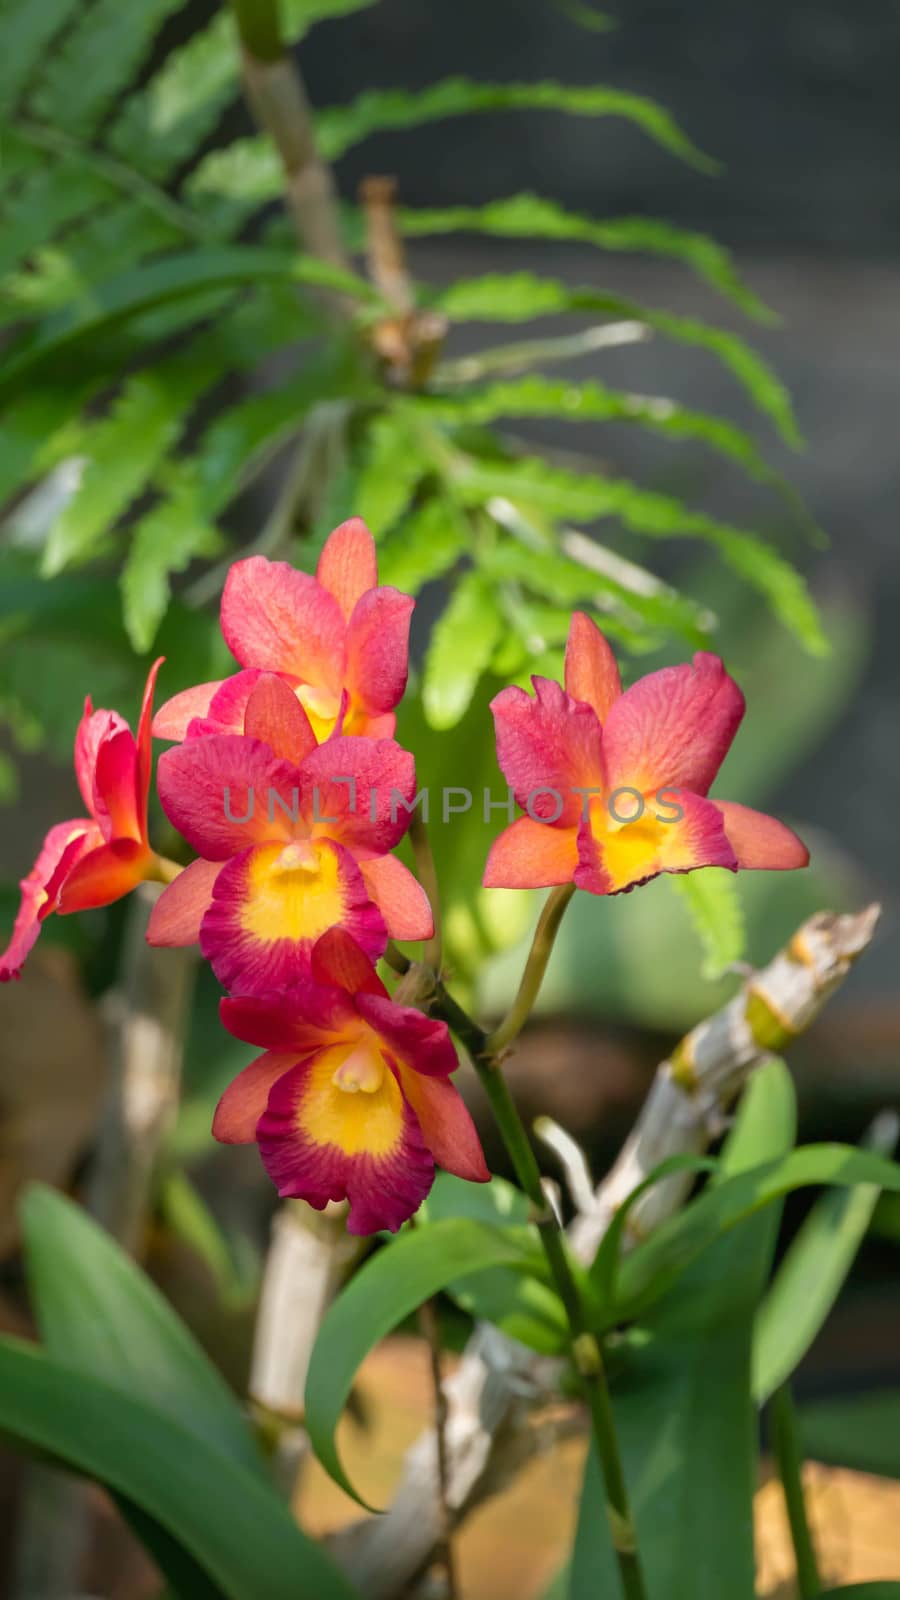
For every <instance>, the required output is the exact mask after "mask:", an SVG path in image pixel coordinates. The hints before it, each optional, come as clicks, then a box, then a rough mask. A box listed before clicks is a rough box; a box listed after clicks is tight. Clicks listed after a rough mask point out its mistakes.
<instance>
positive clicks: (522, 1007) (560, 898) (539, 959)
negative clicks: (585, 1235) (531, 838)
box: [486, 883, 575, 1056]
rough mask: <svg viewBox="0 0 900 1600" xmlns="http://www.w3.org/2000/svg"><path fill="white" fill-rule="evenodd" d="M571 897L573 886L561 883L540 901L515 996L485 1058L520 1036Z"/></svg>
mask: <svg viewBox="0 0 900 1600" xmlns="http://www.w3.org/2000/svg"><path fill="white" fill-rule="evenodd" d="M574 893H575V885H574V883H562V884H560V885H559V887H558V888H557V889H552V890H551V891H550V893H549V894H548V896H547V898H546V900H545V901H544V908H543V910H542V912H541V914H540V917H539V918H538V925H537V927H536V929H535V932H534V939H533V940H532V943H531V949H530V951H529V953H528V960H527V961H526V963H525V971H524V972H523V974H522V981H521V983H520V984H519V992H518V994H517V995H516V998H515V1000H514V1001H513V1003H512V1006H511V1007H510V1009H509V1012H508V1014H507V1016H505V1017H504V1019H503V1021H502V1022H501V1023H500V1026H499V1027H498V1028H495V1029H494V1031H493V1033H492V1034H490V1035H489V1036H488V1040H487V1044H486V1050H487V1053H488V1055H491V1056H497V1055H500V1053H501V1052H502V1051H503V1050H505V1049H506V1047H507V1045H510V1044H512V1041H513V1039H515V1038H516V1036H517V1035H518V1034H519V1033H521V1031H522V1029H523V1027H524V1026H525V1023H526V1022H527V1021H528V1018H529V1017H530V1016H531V1013H532V1010H533V1009H534V1002H535V1000H536V999H537V997H538V990H539V989H540V987H541V984H542V983H543V981H544V973H545V972H546V970H547V962H548V961H549V960H550V954H551V951H552V950H553V945H554V941H555V939H556V935H557V933H558V931H559V925H560V923H561V922H562V919H563V914H564V912H565V909H566V906H567V905H568V904H569V901H570V900H571V898H572V896H573V894H574Z"/></svg>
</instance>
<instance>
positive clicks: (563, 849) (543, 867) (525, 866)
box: [482, 817, 578, 889]
mask: <svg viewBox="0 0 900 1600" xmlns="http://www.w3.org/2000/svg"><path fill="white" fill-rule="evenodd" d="M577 866H578V830H577V828H576V827H568V828H560V827H554V826H553V825H552V824H551V823H547V822H535V821H533V819H532V818H531V817H519V818H517V820H516V821H515V822H513V823H511V824H510V826H509V827H508V828H504V830H503V832H502V833H501V834H499V835H498V837H497V838H496V839H495V840H494V842H493V844H492V845H491V848H490V851H489V852H488V858H487V863H486V865H485V869H484V878H483V879H482V882H483V883H484V886H485V888H486V889H546V888H550V887H551V886H552V885H554V884H557V883H571V882H572V879H573V878H574V876H575V869H576V867H577Z"/></svg>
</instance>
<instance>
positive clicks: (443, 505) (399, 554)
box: [378, 496, 469, 594]
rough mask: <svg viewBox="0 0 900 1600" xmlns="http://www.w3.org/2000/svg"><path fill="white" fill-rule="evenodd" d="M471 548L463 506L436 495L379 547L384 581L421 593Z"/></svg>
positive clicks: (418, 508)
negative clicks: (462, 510)
mask: <svg viewBox="0 0 900 1600" xmlns="http://www.w3.org/2000/svg"><path fill="white" fill-rule="evenodd" d="M468 549H469V530H468V527H467V524H466V520H465V517H464V516H463V514H462V512H461V511H460V509H459V507H458V506H456V505H454V504H453V502H452V501H451V500H448V499H444V498H441V497H439V496H434V497H433V498H431V499H429V500H426V501H425V504H424V505H422V506H418V507H417V508H416V509H415V510H414V511H411V512H410V514H409V516H406V517H404V518H403V520H402V522H400V523H399V524H398V525H397V527H395V528H394V529H393V531H392V532H391V533H389V534H388V535H387V537H386V538H385V539H384V540H383V542H382V544H381V547H380V549H379V551H378V571H379V574H380V581H381V582H382V583H388V584H393V586H394V588H396V589H404V590H405V591H406V593H407V594H418V593H419V590H420V589H422V588H424V586H425V584H426V583H433V582H434V581H435V579H436V578H443V577H444V576H445V575H446V573H448V572H449V571H450V569H451V567H454V566H455V565H456V563H457V561H459V560H460V558H461V557H462V556H464V555H466V554H467V552H468Z"/></svg>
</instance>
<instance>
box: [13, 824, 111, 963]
mask: <svg viewBox="0 0 900 1600" xmlns="http://www.w3.org/2000/svg"><path fill="white" fill-rule="evenodd" d="M102 843H103V835H102V833H101V832H100V829H99V827H98V826H97V824H96V823H95V822H93V821H91V820H89V819H86V818H82V817H76V818H75V819H74V820H73V821H71V822H57V823H56V825H55V826H54V827H52V828H51V829H50V831H49V833H48V834H47V836H46V838H45V839H44V842H43V844H42V845H41V848H40V851H39V853H38V858H37V860H36V861H35V863H34V866H33V867H32V869H31V871H30V872H29V874H28V876H27V878H23V879H22V882H21V885H20V888H21V891H22V899H21V902H20V905H19V910H18V914H17V916H16V920H15V923H14V924H13V931H12V936H11V938H10V941H9V944H8V945H7V947H6V949H5V950H4V952H3V954H2V955H0V983H8V982H9V980H10V979H11V978H18V976H19V974H20V972H21V970H22V965H23V963H24V961H25V957H26V956H27V955H28V952H29V951H30V950H31V949H32V948H33V946H34V944H35V941H36V940H37V937H38V934H39V933H40V931H41V923H42V922H43V921H44V919H45V917H48V916H49V915H50V913H51V911H55V910H56V907H57V905H58V903H59V893H60V889H61V888H62V885H63V884H64V883H65V880H66V878H67V876H68V874H69V873H70V872H71V871H72V869H73V867H74V866H75V865H76V864H77V862H78V861H79V860H80V859H81V857H82V856H85V855H87V853H88V851H90V850H94V849H95V848H96V847H97V846H98V845H100V844H102Z"/></svg>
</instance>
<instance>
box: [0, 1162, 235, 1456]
mask: <svg viewBox="0 0 900 1600" xmlns="http://www.w3.org/2000/svg"><path fill="white" fill-rule="evenodd" d="M20 1215H21V1222H22V1229H23V1234H24V1241H25V1259H26V1267H27V1272H28V1283H29V1288H30V1291H31V1296H32V1302H33V1304H34V1307H35V1312H36V1316H37V1320H38V1325H39V1327H40V1331H41V1337H42V1339H43V1342H44V1345H45V1346H46V1348H47V1350H48V1351H49V1353H50V1354H51V1355H52V1356H54V1357H56V1358H57V1359H58V1360H59V1361H61V1362H65V1363H66V1364H67V1365H68V1366H69V1367H71V1368H74V1369H76V1370H77V1371H78V1372H79V1373H84V1374H89V1375H92V1376H94V1377H97V1378H103V1379H104V1380H105V1381H106V1382H108V1383H112V1384H115V1385H117V1386H118V1387H120V1388H121V1389H123V1390H124V1391H126V1392H127V1393H129V1394H131V1395H132V1396H134V1397H135V1398H137V1399H142V1400H144V1401H145V1402H146V1403H147V1404H148V1405H152V1406H153V1407H154V1408H155V1409H156V1410H157V1411H159V1412H160V1413H164V1414H165V1415H166V1416H168V1417H170V1418H171V1419H172V1420H173V1421H175V1422H177V1423H179V1425H180V1426H183V1427H185V1428H186V1429H188V1430H189V1431H190V1433H191V1434H193V1435H196V1437H197V1438H198V1439H200V1440H202V1441H204V1442H205V1443H206V1444H208V1445H209V1446H211V1447H215V1448H216V1449H217V1450H220V1451H223V1452H225V1453H226V1454H227V1455H229V1456H230V1457H231V1458H232V1459H233V1460H234V1461H235V1462H238V1463H240V1465H241V1466H242V1467H244V1468H245V1469H247V1470H248V1471H252V1472H255V1473H257V1474H258V1475H259V1476H260V1477H264V1467H263V1462H262V1458H261V1456H260V1454H259V1451H258V1450H257V1447H256V1443H255V1440H254V1438H253V1435H252V1433H251V1431H250V1429H249V1427H248V1425H247V1423H246V1421H245V1419H244V1417H243V1416H242V1414H241V1410H240V1407H239V1406H238V1404H237V1401H236V1399H235V1397H234V1395H233V1394H232V1393H231V1391H230V1390H229V1388H228V1386H227V1384H226V1383H225V1381H224V1379H223V1378H222V1377H221V1376H220V1374H219V1373H218V1372H217V1371H216V1369H215V1367H214V1366H213V1365H212V1363H211V1362H210V1360H209V1359H208V1357H207V1356H206V1355H205V1354H204V1352H203V1351H202V1350H201V1349H200V1346H199V1345H198V1344H196V1343H195V1341H194V1338H193V1336H192V1335H191V1333H190V1332H189V1331H188V1329H187V1328H186V1327H185V1325H184V1323H183V1322H181V1321H180V1320H179V1318H178V1317H177V1316H176V1315H175V1312H174V1311H173V1310H172V1308H171V1306H170V1305H169V1304H168V1302H167V1301H166V1300H165V1299H164V1298H163V1296H162V1295H161V1294H160V1293H159V1290H158V1289H157V1288H156V1287H155V1286H154V1285H153V1284H152V1283H151V1282H150V1279H149V1278H148V1277H147V1276H146V1274H144V1273H143V1272H141V1270H140V1268H139V1267H137V1266H136V1265H135V1264H134V1262H133V1261H131V1260H130V1259H129V1258H128V1256H127V1255H126V1254H125V1253H124V1251H123V1250H121V1249H120V1248H119V1246H118V1245H117V1244H116V1243H115V1241H114V1240H113V1239H112V1238H110V1236H109V1235H108V1234H107V1233H105V1232H104V1231H103V1229H102V1228H101V1227H100V1226H99V1225H98V1224H97V1223H96V1222H94V1221H93V1219H92V1218H91V1217H89V1216H88V1214H87V1212H85V1211H83V1210H82V1209H81V1208H80V1207H79V1206H76V1205H75V1204H74V1203H73V1202H72V1201H71V1200H68V1199H66V1198H65V1196H63V1195H61V1194H59V1193H57V1192H56V1191H55V1190H53V1189H48V1188H46V1187H45V1186H44V1185H42V1184H32V1185H31V1186H30V1187H29V1188H28V1189H27V1190H26V1193H25V1198H24V1201H23V1203H22V1206H21V1213H20Z"/></svg>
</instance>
